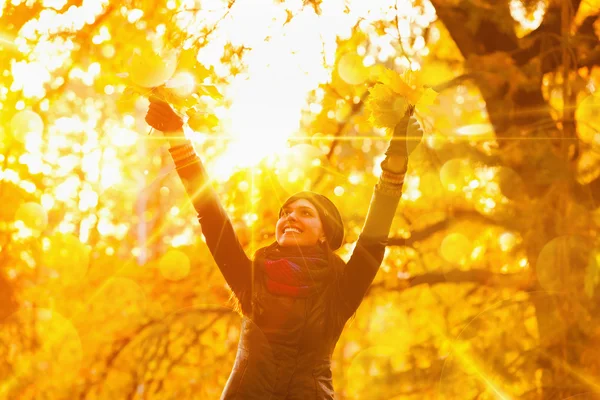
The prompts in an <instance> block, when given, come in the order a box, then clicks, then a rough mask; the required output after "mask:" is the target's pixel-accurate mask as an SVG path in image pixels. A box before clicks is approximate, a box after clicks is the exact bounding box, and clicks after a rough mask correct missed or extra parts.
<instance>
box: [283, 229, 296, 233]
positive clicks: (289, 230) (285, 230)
mask: <svg viewBox="0 0 600 400" xmlns="http://www.w3.org/2000/svg"><path fill="white" fill-rule="evenodd" d="M283 232H284V233H287V232H295V233H300V231H299V230H298V229H296V228H285V229H284V230H283Z"/></svg>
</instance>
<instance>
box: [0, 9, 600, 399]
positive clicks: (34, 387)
mask: <svg viewBox="0 0 600 400" xmlns="http://www.w3.org/2000/svg"><path fill="white" fill-rule="evenodd" d="M599 10H600V2H598V1H597V0H412V1H409V0H397V1H391V0H378V1H375V0H370V1H364V0H346V1H341V0H323V1H318V0H314V1H310V0H305V1H300V0H288V1H284V0H253V1H250V0H236V1H233V0H232V1H222V0H169V1H167V2H154V1H147V0H127V1H122V2H109V1H95V0H83V1H72V0H42V1H35V0H26V1H21V0H12V1H6V0H3V1H0V121H1V123H0V138H1V140H0V399H82V400H83V399H89V400H91V399H174V398H177V399H215V398H218V397H219V394H220V392H221V390H222V388H223V386H224V384H225V382H226V379H227V377H228V374H229V372H230V368H231V365H232V363H233V359H234V355H235V348H236V345H237V339H238V334H239V325H240V317H239V316H238V315H237V314H235V313H234V312H232V311H231V309H230V308H229V307H228V305H227V304H228V303H227V299H228V292H227V288H226V286H225V282H224V280H223V278H222V276H221V275H220V274H219V272H218V269H217V268H216V265H215V264H214V262H213V261H212V259H211V257H210V254H209V252H208V249H207V247H206V245H205V243H204V242H203V237H202V235H201V229H200V226H199V224H198V221H197V219H196V216H195V213H194V211H193V209H192V207H191V206H190V203H189V201H188V199H187V197H186V195H185V192H184V189H183V187H182V185H181V183H180V181H179V180H178V178H177V176H176V173H175V172H174V171H173V165H172V161H171V159H170V157H169V155H168V152H167V144H166V143H165V142H164V140H163V139H162V136H161V135H160V133H158V132H150V129H149V127H148V126H147V125H146V123H145V122H144V115H145V112H146V110H147V105H148V101H147V100H146V97H147V96H148V95H150V94H154V95H157V96H162V97H165V98H167V99H168V100H169V101H171V102H172V103H173V104H174V105H175V107H176V108H177V109H178V110H179V111H180V112H182V113H185V114H186V115H187V116H188V117H189V127H190V128H189V129H187V128H186V129H187V130H186V134H187V135H188V136H189V137H190V138H192V139H193V140H194V143H195V146H196V149H197V151H198V153H199V154H200V155H201V157H202V159H203V160H204V162H205V164H206V166H207V168H208V171H209V174H210V176H211V178H212V179H213V184H214V187H215V189H216V191H217V192H218V194H219V196H220V198H221V199H222V201H223V203H224V205H225V207H226V208H227V210H228V212H229V213H230V216H231V218H232V221H233V223H234V226H235V228H236V229H237V232H238V233H239V235H240V239H241V241H242V243H243V245H244V246H245V248H246V249H247V251H248V253H249V254H250V253H252V252H253V251H254V250H256V249H257V248H259V247H260V246H262V245H264V244H266V243H270V242H271V241H272V240H273V230H274V226H275V221H276V218H277V215H276V212H277V210H278V209H279V205H280V204H281V201H282V199H283V198H285V195H286V194H287V193H290V192H294V191H296V190H300V189H304V188H310V189H312V190H315V191H319V192H321V193H324V194H325V195H327V196H328V197H330V198H332V199H333V200H334V202H335V203H336V204H337V205H338V207H339V208H340V210H341V212H342V215H343V216H344V218H345V223H346V239H345V244H344V245H343V247H342V248H341V249H340V251H339V254H340V255H341V256H342V257H343V258H344V257H347V256H348V255H349V253H350V252H351V250H352V248H353V245H354V243H355V241H356V239H357V235H358V233H359V231H360V228H361V227H362V223H363V221H364V217H365V213H366V211H367V210H366V207H367V205H368V200H369V199H370V196H371V192H372V188H373V186H374V184H375V183H376V179H377V176H378V174H379V173H380V170H379V162H380V161H381V160H382V153H383V152H384V151H385V148H386V145H387V142H388V139H389V138H388V137H387V136H386V133H385V131H384V130H383V129H379V128H376V127H374V124H373V121H370V120H369V115H368V113H367V112H366V111H365V107H364V105H365V103H366V101H367V100H368V98H369V89H370V88H372V87H373V85H375V84H376V83H377V82H378V81H379V79H380V76H381V74H382V73H383V71H384V69H383V68H384V67H385V68H387V69H390V70H394V71H397V72H398V73H400V74H401V75H402V76H403V77H404V78H405V79H406V80H407V81H408V82H409V83H410V84H411V85H414V86H415V87H422V86H423V85H427V86H430V87H433V88H435V90H436V91H437V92H438V96H437V98H436V100H435V102H434V104H433V105H431V106H430V107H429V108H426V109H423V110H418V112H417V114H416V116H417V117H418V119H419V120H420V121H421V124H422V126H423V127H424V129H425V136H424V138H423V142H422V143H421V144H420V145H419V146H418V147H417V149H416V150H415V152H414V153H413V155H412V156H411V160H410V163H409V171H408V174H407V178H406V182H405V186H404V194H403V197H402V201H401V204H400V207H399V209H398V212H397V215H396V218H395V221H394V224H393V226H392V232H391V235H390V240H389V246H388V248H387V251H386V257H385V260H384V262H383V265H382V267H381V269H380V271H379V273H378V275H377V277H376V279H375V281H374V283H373V285H372V287H371V288H370V290H369V292H368V294H367V296H366V297H365V299H364V302H363V304H362V305H361V307H360V308H359V310H358V312H357V314H356V317H355V318H354V319H353V321H352V322H351V323H349V325H348V326H347V328H346V330H345V331H344V334H343V335H342V337H341V339H340V341H339V343H338V346H337V348H336V351H335V354H334V356H333V374H334V385H335V387H336V391H337V396H338V398H339V399H370V400H373V399H566V398H570V399H575V398H577V399H588V398H589V399H592V398H598V396H600V314H599V310H600V290H599V287H598V285H599V284H600V250H599V248H598V237H597V236H598V229H599V226H600V209H598V203H597V201H598V197H599V196H600V131H599V129H600V111H599V109H600V95H599V94H598V89H597V87H598V85H600V68H599V66H600V45H599V44H598V43H599V37H600V22H599ZM379 100H380V101H381V102H383V103H385V102H386V101H389V102H390V108H391V109H393V107H394V104H393V101H392V100H393V99H392V98H391V97H390V98H389V99H386V98H385V96H384V97H383V98H380V99H379ZM149 133H150V134H149Z"/></svg>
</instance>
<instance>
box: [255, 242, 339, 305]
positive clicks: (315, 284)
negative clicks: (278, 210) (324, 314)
mask: <svg viewBox="0 0 600 400" xmlns="http://www.w3.org/2000/svg"><path fill="white" fill-rule="evenodd" d="M255 261H256V266H257V267H258V268H262V271H263V272H264V280H265V286H266V288H267V290H268V291H269V292H271V293H273V294H277V295H280V296H288V297H298V298H304V297H308V296H310V295H312V294H314V293H318V292H320V291H322V290H323V289H324V288H325V286H326V285H327V284H328V283H330V282H331V281H332V280H333V278H334V270H333V267H332V266H330V265H329V263H328V259H327V254H326V253H325V251H324V250H323V249H322V248H321V247H319V246H311V247H302V248H299V247H281V246H279V245H278V244H277V243H274V244H272V245H271V246H268V247H266V248H264V249H261V250H259V252H257V256H256V258H255Z"/></svg>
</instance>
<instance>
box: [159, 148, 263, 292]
mask: <svg viewBox="0 0 600 400" xmlns="http://www.w3.org/2000/svg"><path fill="white" fill-rule="evenodd" d="M169 152H170V153H171V156H172V158H173V161H174V162H175V167H176V169H177V173H178V174H179V177H180V178H181V181H182V183H183V185H184V187H185V190H186V192H187V194H188V196H189V197H190V199H191V201H192V204H193V205H194V208H195V209H196V212H197V213H198V220H199V221H200V225H201V226H202V234H203V235H204V238H205V240H206V244H207V245H208V248H209V249H210V252H211V254H212V256H213V258H214V260H215V262H216V263H217V265H218V267H219V269H220V270H221V273H222V274H223V276H224V277H225V280H226V281H227V284H228V285H229V287H230V288H231V289H232V290H233V292H234V293H235V294H236V296H237V297H238V298H240V293H242V292H243V291H245V290H247V289H249V288H250V286H251V275H252V272H251V268H252V267H251V261H250V259H249V258H248V256H247V255H246V253H245V252H244V249H243V248H242V245H241V244H240V242H239V240H238V237H237V235H236V233H235V231H234V229H233V225H232V224H231V220H230V219H229V216H228V215H227V213H226V211H225V210H224V209H223V206H222V205H221V202H220V201H219V199H218V197H217V194H216V193H215V191H214V189H213V188H212V186H211V184H210V180H209V178H208V176H207V174H206V171H205V169H204V166H203V165H202V162H201V161H200V158H199V157H198V156H197V155H196V152H195V151H194V148H193V146H192V145H191V143H189V142H188V143H186V144H183V145H179V146H175V147H171V148H170V149H169Z"/></svg>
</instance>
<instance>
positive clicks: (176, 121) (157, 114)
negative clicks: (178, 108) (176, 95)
mask: <svg viewBox="0 0 600 400" xmlns="http://www.w3.org/2000/svg"><path fill="white" fill-rule="evenodd" d="M149 100H150V106H149V107H148V113H147V114H146V122H147V123H148V125H150V126H151V127H153V128H154V129H157V130H159V131H161V132H177V131H179V130H181V128H182V127H183V119H182V118H181V117H180V116H179V115H177V114H176V113H175V111H173V109H172V108H171V106H170V105H169V103H167V102H165V101H163V100H161V99H159V98H158V97H153V96H151V97H150V98H149Z"/></svg>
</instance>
